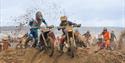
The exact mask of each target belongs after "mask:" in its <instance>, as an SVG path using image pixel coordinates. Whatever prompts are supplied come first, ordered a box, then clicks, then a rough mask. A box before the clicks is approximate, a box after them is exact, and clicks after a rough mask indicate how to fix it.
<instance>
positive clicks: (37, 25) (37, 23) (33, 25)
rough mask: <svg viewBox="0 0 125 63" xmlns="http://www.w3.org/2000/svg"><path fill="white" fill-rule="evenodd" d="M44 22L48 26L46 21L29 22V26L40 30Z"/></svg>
mask: <svg viewBox="0 0 125 63" xmlns="http://www.w3.org/2000/svg"><path fill="white" fill-rule="evenodd" d="M42 22H43V23H44V24H45V25H46V26H47V23H46V21H45V20H44V19H42V20H41V21H39V22H38V21H36V20H34V19H32V20H31V21H30V22H29V25H30V27H31V28H37V29H39V28H40V25H41V24H42Z"/></svg>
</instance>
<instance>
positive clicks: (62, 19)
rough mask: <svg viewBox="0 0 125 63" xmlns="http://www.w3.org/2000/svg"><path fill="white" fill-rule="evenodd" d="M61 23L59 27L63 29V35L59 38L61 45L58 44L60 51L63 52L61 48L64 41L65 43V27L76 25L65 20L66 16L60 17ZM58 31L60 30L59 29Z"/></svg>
mask: <svg viewBox="0 0 125 63" xmlns="http://www.w3.org/2000/svg"><path fill="white" fill-rule="evenodd" d="M60 20H61V23H60V26H62V27H64V28H63V29H62V32H63V35H62V37H61V43H60V49H61V51H62V52H63V47H64V41H66V30H65V27H66V26H72V25H77V24H76V23H73V22H70V21H68V20H67V16H61V17H60ZM59 30H60V29H59Z"/></svg>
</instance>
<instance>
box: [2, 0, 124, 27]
mask: <svg viewBox="0 0 125 63" xmlns="http://www.w3.org/2000/svg"><path fill="white" fill-rule="evenodd" d="M37 11H41V12H42V13H43V16H44V18H45V20H46V21H47V23H48V24H49V25H56V26H58V25H59V23H60V20H59V17H60V16H62V15H66V16H67V17H68V20H69V21H72V22H75V23H80V24H82V26H96V27H100V26H101V27H106V26H112V27H125V0H0V26H15V25H19V22H25V19H23V18H22V16H25V15H28V16H30V17H28V18H35V17H34V16H35V13H36V12H37ZM29 14H30V15H29ZM14 19H16V21H14ZM17 21H18V22H17Z"/></svg>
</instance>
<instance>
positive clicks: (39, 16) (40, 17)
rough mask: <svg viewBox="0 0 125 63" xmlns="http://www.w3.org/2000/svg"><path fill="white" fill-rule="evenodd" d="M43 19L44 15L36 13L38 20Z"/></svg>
mask: <svg viewBox="0 0 125 63" xmlns="http://www.w3.org/2000/svg"><path fill="white" fill-rule="evenodd" d="M42 18H43V16H42V13H41V12H40V11H37V12H36V19H37V20H41V19H42Z"/></svg>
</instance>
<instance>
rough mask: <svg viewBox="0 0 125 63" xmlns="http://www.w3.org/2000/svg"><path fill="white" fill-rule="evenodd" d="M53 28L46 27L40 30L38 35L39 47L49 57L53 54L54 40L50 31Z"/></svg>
mask: <svg viewBox="0 0 125 63" xmlns="http://www.w3.org/2000/svg"><path fill="white" fill-rule="evenodd" d="M52 28H54V26H48V27H46V28H44V29H41V34H40V42H39V44H40V46H41V50H45V52H46V53H47V54H48V55H49V56H50V57H51V56H53V53H54V40H55V35H54V33H53V32H52V31H51V29H52Z"/></svg>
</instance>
